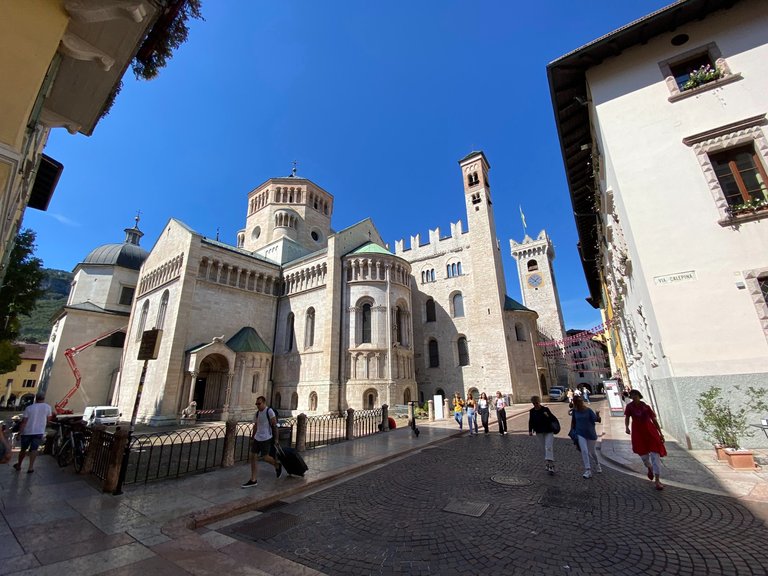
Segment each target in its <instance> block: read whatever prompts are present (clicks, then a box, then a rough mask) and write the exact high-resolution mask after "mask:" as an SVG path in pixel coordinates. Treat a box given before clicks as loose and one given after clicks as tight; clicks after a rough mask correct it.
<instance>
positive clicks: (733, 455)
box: [725, 448, 755, 470]
mask: <svg viewBox="0 0 768 576" xmlns="http://www.w3.org/2000/svg"><path fill="white" fill-rule="evenodd" d="M725 455H726V458H727V459H728V466H730V467H731V468H733V469H734V470H754V469H755V459H754V454H753V452H752V450H734V449H733V448H726V449H725Z"/></svg>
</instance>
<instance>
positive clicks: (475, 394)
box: [467, 388, 480, 400]
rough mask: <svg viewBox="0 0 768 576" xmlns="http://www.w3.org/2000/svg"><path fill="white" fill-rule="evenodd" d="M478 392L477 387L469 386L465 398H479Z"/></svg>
mask: <svg viewBox="0 0 768 576" xmlns="http://www.w3.org/2000/svg"><path fill="white" fill-rule="evenodd" d="M479 397H480V393H479V392H478V391H477V388H470V389H469V392H467V400H469V399H470V398H479Z"/></svg>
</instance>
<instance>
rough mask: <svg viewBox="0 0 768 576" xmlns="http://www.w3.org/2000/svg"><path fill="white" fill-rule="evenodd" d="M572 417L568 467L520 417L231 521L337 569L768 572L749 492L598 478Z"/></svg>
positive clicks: (305, 561)
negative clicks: (547, 463)
mask: <svg viewBox="0 0 768 576" xmlns="http://www.w3.org/2000/svg"><path fill="white" fill-rule="evenodd" d="M564 410H565V406H563V407H562V408H561V407H560V406H558V407H557V408H556V411H558V412H561V411H562V412H564ZM561 422H563V428H564V431H563V433H561V434H560V435H559V436H558V437H557V438H556V440H555V458H556V460H557V474H556V475H555V476H549V475H547V474H546V473H545V471H544V465H543V460H542V454H541V452H540V450H539V445H538V443H537V442H536V439H535V438H530V437H529V436H528V435H527V418H526V417H519V418H515V419H512V420H510V434H509V435H507V436H500V435H499V434H498V433H492V434H489V435H484V434H480V435H479V436H463V437H459V438H456V439H453V440H450V441H448V442H445V443H443V444H441V445H439V446H437V447H431V448H427V449H424V450H423V451H421V452H419V453H416V454H413V455H411V456H408V457H405V458H403V459H401V460H399V461H396V462H394V463H390V464H388V465H386V466H383V467H381V468H378V469H376V470H373V471H371V472H368V473H365V474H363V475H360V476H358V477H356V478H353V479H350V480H348V481H345V482H342V483H339V484H337V485H335V486H332V487H330V488H327V489H325V490H322V491H320V492H317V493H315V494H312V495H309V496H307V497H303V498H300V499H298V500H296V501H295V502H290V503H289V502H285V503H283V504H278V505H277V506H275V507H273V508H271V509H270V510H268V511H265V512H266V513H264V514H261V515H258V516H255V517H254V516H251V517H250V518H248V519H246V520H243V521H241V522H239V523H234V524H230V525H228V526H225V527H222V528H219V532H220V533H221V534H226V535H228V536H230V537H233V538H237V539H239V540H243V541H247V542H249V544H248V546H250V547H256V548H258V549H261V550H264V551H268V552H270V553H272V554H275V555H278V556H281V557H283V558H285V559H287V560H290V561H292V562H296V563H298V564H302V565H304V566H306V567H307V568H310V569H313V570H317V571H320V572H323V573H326V574H355V575H363V574H410V575H417V574H459V573H461V574H484V575H486V574H488V575H490V574H527V575H531V576H533V575H539V574H546V575H549V574H563V575H579V574H598V575H600V574H622V575H629V574H644V575H646V574H659V575H660V574H664V575H678V574H681V575H685V574H692V575H702V574H738V575H748V574H768V529H767V528H766V526H765V524H764V523H763V522H762V521H761V520H759V519H758V518H756V517H755V516H753V515H752V513H751V512H750V511H749V510H748V509H747V508H745V507H744V506H743V505H742V504H741V503H739V501H737V500H736V499H733V498H730V497H727V496H722V495H716V494H708V493H703V492H693V491H689V490H686V489H683V488H678V487H673V486H668V487H667V488H666V489H665V490H664V491H656V490H655V489H654V486H653V483H652V482H649V481H648V480H641V479H639V478H637V477H636V476H633V475H627V474H624V473H621V472H618V471H616V470H612V469H608V468H606V469H605V471H604V472H603V473H602V474H595V477H594V478H592V479H590V480H585V479H583V478H582V477H581V473H582V468H581V460H580V455H579V453H578V452H577V451H576V449H575V448H574V446H573V445H572V443H571V442H570V441H569V440H568V438H567V436H565V431H566V429H567V417H565V415H564V414H561ZM206 530H207V529H205V528H203V529H201V531H202V532H205V531H206Z"/></svg>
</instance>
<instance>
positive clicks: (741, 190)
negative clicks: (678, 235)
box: [683, 114, 768, 226]
mask: <svg viewBox="0 0 768 576" xmlns="http://www.w3.org/2000/svg"><path fill="white" fill-rule="evenodd" d="M764 123H765V115H764V114H761V115H758V116H753V117H751V118H746V119H744V120H740V121H738V122H733V123H731V124H727V125H725V126H720V127H718V128H715V129H712V130H707V131H706V132H701V133H699V134H694V135H692V136H688V137H686V138H683V143H684V144H686V145H688V146H691V147H692V148H693V150H694V152H695V154H696V159H697V160H698V161H699V164H700V165H701V169H702V175H703V177H704V180H705V181H706V183H707V186H708V187H709V191H710V193H711V194H712V198H713V199H714V201H715V206H716V207H717V209H718V212H719V214H720V220H719V222H718V223H719V224H720V225H721V226H731V225H732V224H733V222H734V221H739V222H742V221H750V220H759V219H761V218H764V217H766V216H768V176H766V174H767V171H766V166H767V165H768V140H767V139H766V137H765V135H764V134H763V131H762V129H761V125H762V124H764Z"/></svg>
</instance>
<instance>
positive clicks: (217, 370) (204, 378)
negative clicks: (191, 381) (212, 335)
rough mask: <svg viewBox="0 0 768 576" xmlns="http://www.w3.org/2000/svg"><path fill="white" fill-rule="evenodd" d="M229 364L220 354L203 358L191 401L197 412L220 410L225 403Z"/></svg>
mask: <svg viewBox="0 0 768 576" xmlns="http://www.w3.org/2000/svg"><path fill="white" fill-rule="evenodd" d="M228 378H229V362H227V359H226V358H224V356H222V355H221V354H211V355H209V356H206V357H205V358H203V361H202V362H201V363H200V371H199V372H198V374H197V378H196V379H195V390H194V392H193V395H192V399H193V400H194V401H195V402H197V409H198V410H221V409H222V407H223V406H224V404H225V402H226V398H225V396H226V394H227V380H228Z"/></svg>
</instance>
